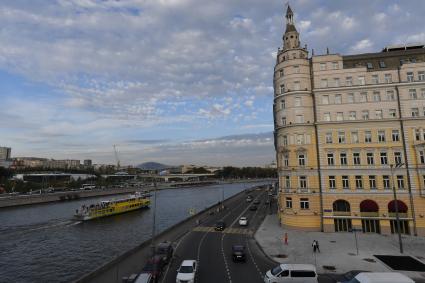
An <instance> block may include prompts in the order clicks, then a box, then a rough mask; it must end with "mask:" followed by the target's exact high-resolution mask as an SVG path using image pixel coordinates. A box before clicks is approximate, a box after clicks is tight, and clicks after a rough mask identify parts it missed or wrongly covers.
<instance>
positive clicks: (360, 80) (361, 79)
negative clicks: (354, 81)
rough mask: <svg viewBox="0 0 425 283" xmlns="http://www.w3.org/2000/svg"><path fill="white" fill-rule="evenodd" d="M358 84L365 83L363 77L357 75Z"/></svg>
mask: <svg viewBox="0 0 425 283" xmlns="http://www.w3.org/2000/svg"><path fill="white" fill-rule="evenodd" d="M358 80H359V85H365V79H364V77H363V76H360V77H358Z"/></svg>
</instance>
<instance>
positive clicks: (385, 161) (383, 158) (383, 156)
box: [380, 152, 388, 165]
mask: <svg viewBox="0 0 425 283" xmlns="http://www.w3.org/2000/svg"><path fill="white" fill-rule="evenodd" d="M380 157H381V165H387V164H388V157H387V153H386V152H381V154H380Z"/></svg>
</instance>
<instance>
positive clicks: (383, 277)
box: [343, 272, 415, 283]
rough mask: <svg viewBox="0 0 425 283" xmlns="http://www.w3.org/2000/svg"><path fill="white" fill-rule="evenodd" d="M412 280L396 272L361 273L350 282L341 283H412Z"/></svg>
mask: <svg viewBox="0 0 425 283" xmlns="http://www.w3.org/2000/svg"><path fill="white" fill-rule="evenodd" d="M414 282H415V281H413V280H412V279H410V278H409V277H407V276H406V275H404V274H401V273H398V272H361V273H359V274H357V275H356V276H355V277H354V278H353V279H351V280H350V281H344V282H343V283H414Z"/></svg>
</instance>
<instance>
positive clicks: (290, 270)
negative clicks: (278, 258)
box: [264, 263, 319, 283]
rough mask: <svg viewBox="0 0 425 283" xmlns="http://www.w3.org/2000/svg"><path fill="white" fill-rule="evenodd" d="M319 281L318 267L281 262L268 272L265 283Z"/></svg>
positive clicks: (310, 282)
mask: <svg viewBox="0 0 425 283" xmlns="http://www.w3.org/2000/svg"><path fill="white" fill-rule="evenodd" d="M278 282H279V283H280V282H282V283H286V282H288V283H289V282H293V283H296V282H298V283H318V282H319V281H318V280H317V273H316V267H315V266H314V265H312V264H283V263H282V264H279V265H278V266H276V267H275V268H273V269H271V270H269V271H267V272H266V275H265V276H264V283H278Z"/></svg>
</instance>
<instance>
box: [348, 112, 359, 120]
mask: <svg viewBox="0 0 425 283" xmlns="http://www.w3.org/2000/svg"><path fill="white" fill-rule="evenodd" d="M356 116H357V112H356V111H350V112H349V116H348V119H349V120H356Z"/></svg>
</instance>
